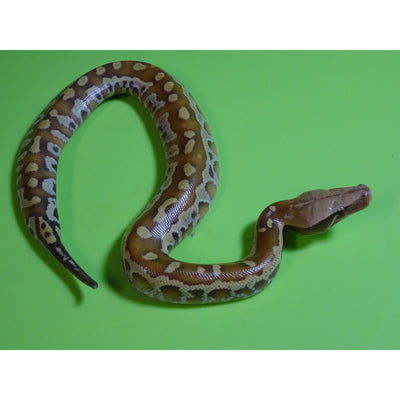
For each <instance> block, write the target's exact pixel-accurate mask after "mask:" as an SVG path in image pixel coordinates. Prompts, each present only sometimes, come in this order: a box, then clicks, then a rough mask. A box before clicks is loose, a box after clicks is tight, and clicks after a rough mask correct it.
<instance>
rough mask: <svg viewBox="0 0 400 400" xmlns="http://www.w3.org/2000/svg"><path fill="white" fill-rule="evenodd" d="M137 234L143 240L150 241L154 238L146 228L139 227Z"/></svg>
mask: <svg viewBox="0 0 400 400" xmlns="http://www.w3.org/2000/svg"><path fill="white" fill-rule="evenodd" d="M136 232H137V234H138V235H139V237H141V238H142V239H150V238H151V237H152V235H151V233H150V231H149V230H148V229H147V228H146V227H145V226H139V228H137V230H136Z"/></svg>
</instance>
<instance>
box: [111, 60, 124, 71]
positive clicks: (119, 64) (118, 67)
mask: <svg viewBox="0 0 400 400" xmlns="http://www.w3.org/2000/svg"><path fill="white" fill-rule="evenodd" d="M112 66H113V68H114V69H115V70H119V69H120V68H121V67H122V63H121V61H116V62H113V65H112Z"/></svg>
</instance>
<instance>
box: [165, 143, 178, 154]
mask: <svg viewBox="0 0 400 400" xmlns="http://www.w3.org/2000/svg"><path fill="white" fill-rule="evenodd" d="M178 154H179V147H178V145H177V144H174V145H172V146H171V147H170V148H169V149H168V155H169V156H170V157H174V156H177V155H178Z"/></svg>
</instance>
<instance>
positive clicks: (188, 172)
mask: <svg viewBox="0 0 400 400" xmlns="http://www.w3.org/2000/svg"><path fill="white" fill-rule="evenodd" d="M183 172H184V173H185V175H186V176H191V175H193V174H194V173H195V172H196V168H195V167H193V165H192V164H190V163H186V164H185V165H184V166H183Z"/></svg>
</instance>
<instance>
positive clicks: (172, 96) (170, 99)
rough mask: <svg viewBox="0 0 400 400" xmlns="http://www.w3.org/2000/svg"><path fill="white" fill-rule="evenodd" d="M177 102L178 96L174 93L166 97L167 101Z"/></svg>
mask: <svg viewBox="0 0 400 400" xmlns="http://www.w3.org/2000/svg"><path fill="white" fill-rule="evenodd" d="M177 100H178V95H177V94H176V93H172V94H170V95H169V96H168V101H169V102H170V103H173V102H175V101H177Z"/></svg>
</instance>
